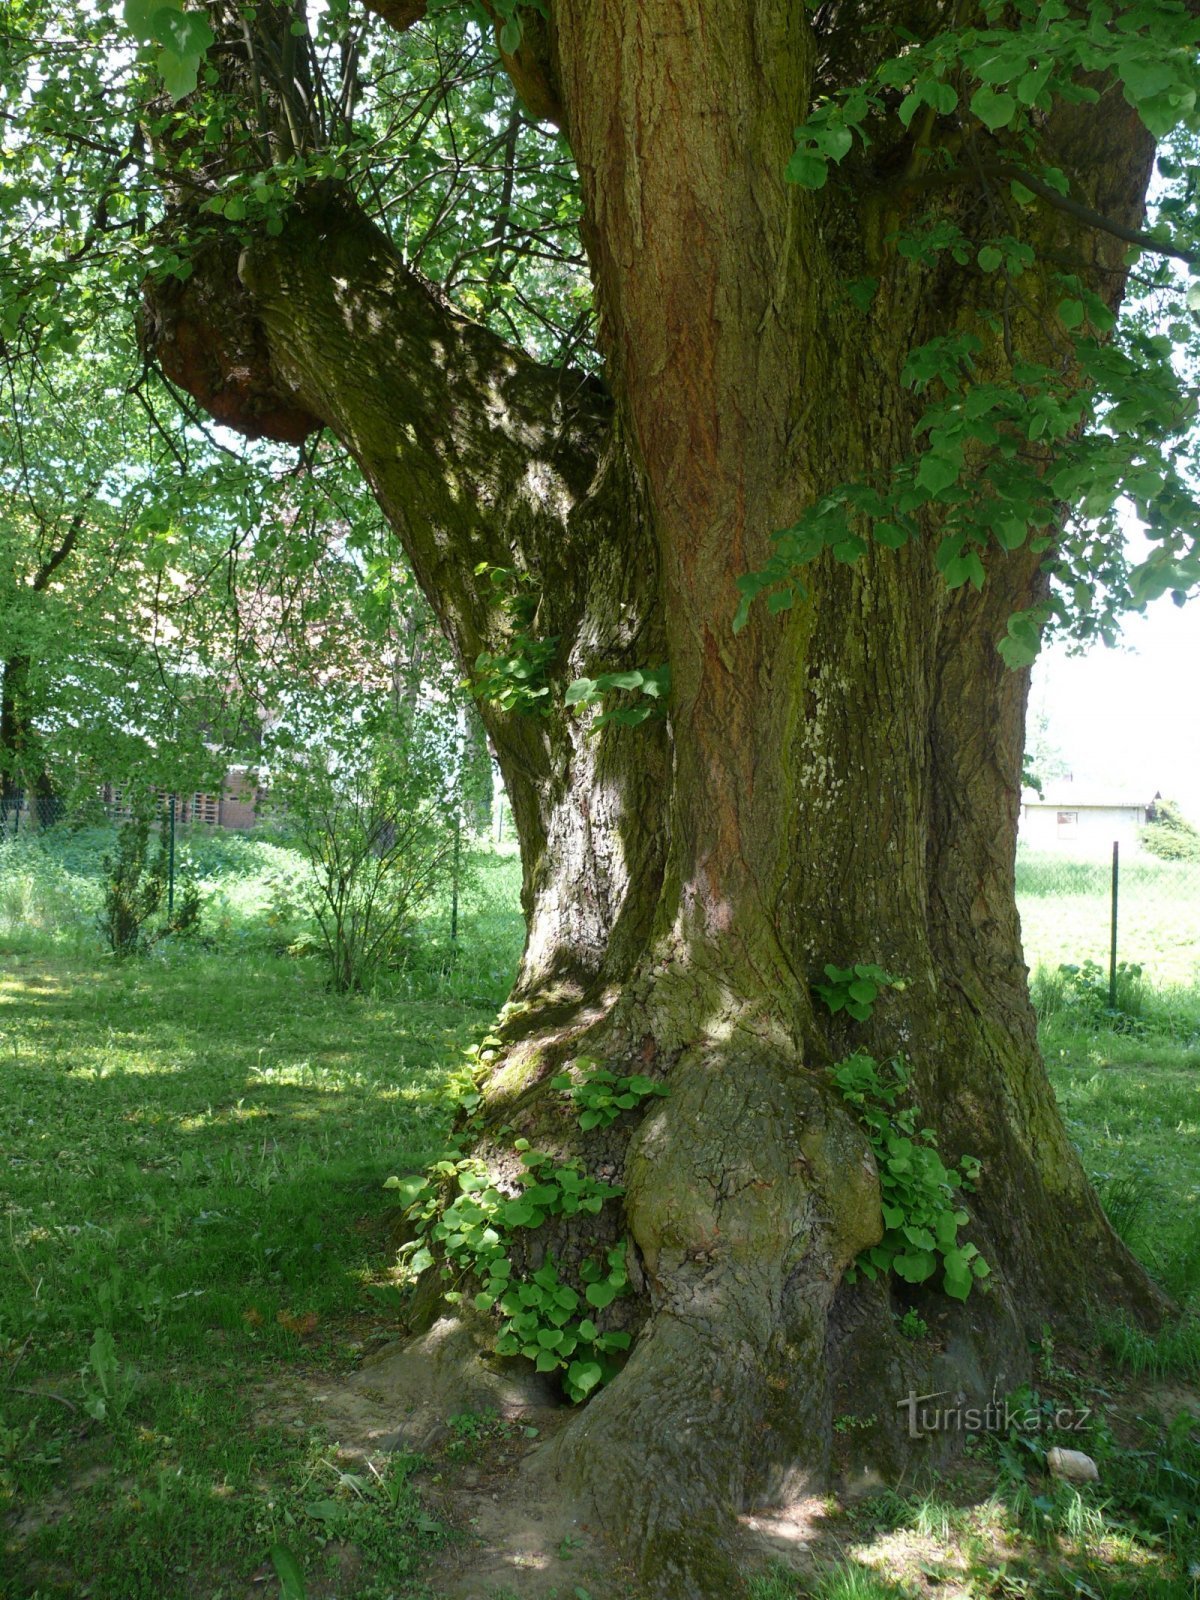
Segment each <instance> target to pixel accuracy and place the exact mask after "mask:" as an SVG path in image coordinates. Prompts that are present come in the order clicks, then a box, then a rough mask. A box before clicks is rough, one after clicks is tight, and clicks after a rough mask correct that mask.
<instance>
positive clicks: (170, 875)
mask: <svg viewBox="0 0 1200 1600" xmlns="http://www.w3.org/2000/svg"><path fill="white" fill-rule="evenodd" d="M174 914H175V796H174V795H172V796H171V833H170V844H169V845H168V847H167V916H168V918H170V917H172V916H174Z"/></svg>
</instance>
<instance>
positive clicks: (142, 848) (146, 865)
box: [100, 808, 200, 958]
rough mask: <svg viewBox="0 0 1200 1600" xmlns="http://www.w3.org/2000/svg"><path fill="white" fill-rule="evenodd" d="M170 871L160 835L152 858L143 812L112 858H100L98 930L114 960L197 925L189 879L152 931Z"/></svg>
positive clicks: (196, 894)
mask: <svg viewBox="0 0 1200 1600" xmlns="http://www.w3.org/2000/svg"><path fill="white" fill-rule="evenodd" d="M169 872H170V867H169V859H168V847H167V841H166V837H165V836H164V835H163V834H162V833H161V832H160V833H159V837H158V848H157V850H155V851H153V853H152V851H151V841H150V813H149V811H148V810H146V809H144V808H143V809H142V810H140V811H138V812H136V813H135V814H134V815H133V816H132V817H130V819H129V821H128V822H126V823H123V824H122V826H121V828H120V829H119V830H118V833H117V848H116V853H115V854H113V855H106V856H105V857H104V904H103V908H102V909H101V912H100V931H101V933H102V934H103V935H104V938H105V940H106V941H107V943H108V946H109V948H110V949H111V951H112V952H113V954H114V955H115V956H119V957H121V958H124V957H125V956H132V955H141V954H144V953H145V951H146V950H148V949H149V948H150V946H151V945H154V944H157V943H158V942H159V940H160V939H165V938H166V936H167V935H168V934H171V933H185V932H187V931H188V930H190V929H194V928H195V927H196V925H197V924H198V922H199V920H200V891H199V889H198V888H197V886H196V884H195V883H194V882H193V881H191V880H190V879H189V880H185V881H184V882H183V884H182V885H181V893H180V895H179V898H178V901H177V903H176V904H175V906H174V907H173V908H171V909H170V910H169V911H168V914H167V916H166V918H165V919H164V920H163V921H162V922H160V923H159V924H158V926H157V927H154V928H152V926H151V924H153V923H154V922H155V920H156V918H157V917H158V916H159V914H160V912H161V911H162V907H163V901H164V900H167V901H168V904H169V901H170V894H169Z"/></svg>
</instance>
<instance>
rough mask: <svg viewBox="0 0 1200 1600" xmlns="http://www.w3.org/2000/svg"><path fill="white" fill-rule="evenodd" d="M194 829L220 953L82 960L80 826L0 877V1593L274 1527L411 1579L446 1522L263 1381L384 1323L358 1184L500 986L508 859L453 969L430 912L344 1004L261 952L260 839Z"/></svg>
mask: <svg viewBox="0 0 1200 1600" xmlns="http://www.w3.org/2000/svg"><path fill="white" fill-rule="evenodd" d="M199 842H200V844H201V845H202V846H203V845H205V844H207V846H208V854H209V857H210V858H211V859H209V860H208V861H205V860H203V858H202V860H201V863H200V865H201V868H202V873H203V870H204V869H205V868H207V872H208V882H209V885H210V890H209V892H210V896H211V895H212V886H213V885H214V884H215V883H217V882H219V883H220V884H221V886H222V892H221V893H220V896H219V899H218V907H217V917H216V918H215V919H214V918H212V917H211V916H210V917H209V919H208V923H209V927H210V928H211V929H213V931H214V932H215V936H216V937H215V943H216V946H217V947H216V948H214V949H205V948H203V947H198V948H196V947H189V946H185V945H179V946H175V947H171V946H163V947H160V948H159V950H158V951H156V952H155V953H154V954H152V955H151V956H150V957H149V958H147V959H145V960H140V961H130V962H127V963H125V964H123V965H118V964H115V963H113V962H112V961H111V959H107V958H105V957H103V956H102V955H101V953H100V951H99V945H98V941H97V940H96V937H95V935H94V933H93V931H92V930H91V928H90V927H89V925H88V923H89V920H90V913H91V912H92V910H93V909H94V900H95V890H96V885H95V881H94V877H93V875H92V872H91V870H90V869H91V868H92V866H93V862H94V861H95V860H96V859H97V852H96V851H95V850H94V849H93V848H92V843H93V841H89V840H88V839H86V838H85V839H82V840H81V839H79V838H76V839H75V840H73V841H71V842H70V843H69V846H68V847H67V848H65V849H63V850H60V851H58V852H57V853H56V854H55V855H54V856H52V857H51V858H50V859H49V860H40V859H37V858H36V857H35V856H32V855H29V854H23V855H22V857H21V859H20V860H19V861H17V862H16V863H15V864H14V863H13V862H12V861H11V859H10V863H9V864H10V866H13V865H15V870H14V871H13V872H12V873H10V875H9V878H8V881H7V883H4V882H3V879H0V885H2V886H0V914H3V912H4V911H5V910H6V911H7V912H8V913H9V920H8V930H7V932H6V933H3V932H0V1091H2V1092H0V1161H2V1163H3V1165H2V1168H0V1171H2V1173H3V1176H2V1179H0V1540H2V1543H0V1594H3V1595H6V1596H7V1595H13V1596H17V1595H20V1596H28V1595H32V1594H35V1593H36V1594H38V1595H41V1596H46V1597H49V1596H55V1597H58V1596H63V1597H65V1596H72V1597H73V1596H76V1595H80V1594H82V1593H84V1592H86V1593H87V1594H89V1595H91V1596H93V1597H95V1600H105V1597H110V1596H111V1597H112V1600H142V1597H145V1600H151V1597H153V1600H163V1597H167V1596H180V1597H183V1596H193V1595H194V1596H201V1595H202V1596H205V1597H216V1596H218V1595H220V1596H232V1595H239V1596H240V1595H243V1594H245V1593H247V1592H248V1585H249V1584H250V1581H251V1578H252V1575H253V1574H254V1573H255V1572H256V1570H257V1569H259V1568H260V1567H261V1564H262V1563H263V1562H264V1561H265V1560H266V1559H267V1555H268V1552H269V1550H270V1549H271V1547H272V1546H273V1545H274V1544H275V1543H277V1542H279V1543H282V1544H284V1545H286V1546H287V1547H288V1548H290V1549H291V1550H293V1551H294V1552H295V1554H296V1556H297V1558H298V1559H299V1560H300V1561H301V1563H302V1565H303V1566H304V1568H305V1569H306V1573H307V1575H308V1587H309V1594H310V1595H319V1594H325V1593H329V1594H333V1593H337V1594H338V1595H340V1596H342V1597H343V1600H345V1597H347V1596H350V1595H353V1596H354V1597H356V1600H368V1597H370V1596H376V1595H379V1596H383V1595H387V1594H391V1593H397V1594H399V1593H408V1592H410V1587H411V1582H412V1581H415V1580H414V1578H413V1575H414V1573H415V1572H416V1569H417V1564H418V1561H419V1559H420V1558H421V1557H422V1556H423V1554H424V1553H425V1552H426V1551H427V1550H428V1549H429V1548H430V1547H431V1545H433V1544H436V1543H437V1542H438V1540H439V1539H441V1538H442V1537H443V1536H444V1535H443V1532H442V1531H440V1530H439V1529H438V1528H437V1525H436V1523H434V1522H433V1520H432V1519H431V1518H429V1517H428V1516H427V1515H426V1514H425V1513H424V1512H423V1511H422V1510H421V1507H420V1504H419V1502H418V1500H417V1497H416V1493H415V1491H414V1489H413V1487H412V1486H411V1484H410V1483H409V1481H408V1478H409V1475H410V1472H411V1468H412V1463H410V1462H406V1461H405V1460H404V1459H403V1458H397V1460H396V1462H395V1463H393V1464H392V1466H391V1467H390V1468H389V1469H386V1470H385V1471H384V1472H383V1474H382V1476H381V1478H380V1479H378V1480H377V1479H375V1478H374V1477H370V1478H368V1479H366V1480H365V1481H363V1480H360V1479H357V1478H356V1476H355V1475H354V1474H350V1476H349V1480H347V1476H346V1473H345V1472H344V1471H343V1470H342V1468H341V1467H340V1466H339V1465H338V1463H337V1462H336V1460H334V1459H333V1458H332V1457H331V1453H330V1448H329V1441H328V1440H327V1439H326V1438H324V1437H323V1436H322V1435H321V1434H320V1432H319V1431H318V1430H314V1429H312V1428H310V1427H309V1426H308V1424H307V1422H306V1421H305V1420H304V1419H303V1418H296V1417H295V1416H294V1415H293V1413H294V1411H295V1406H294V1405H292V1406H291V1407H290V1408H289V1407H287V1406H284V1408H283V1411H282V1412H279V1410H278V1407H276V1408H272V1407H271V1405H270V1404H269V1402H265V1401H264V1396H268V1397H269V1396H270V1394H271V1393H272V1386H273V1383H274V1381H275V1380H276V1379H279V1378H281V1377H283V1376H285V1375H293V1374H295V1373H296V1372H298V1371H301V1372H302V1371H313V1370H322V1369H323V1370H327V1371H336V1370H349V1368H350V1367H352V1366H353V1365H354V1363H355V1362H356V1361H357V1360H358V1359H359V1357H360V1355H361V1351H362V1346H363V1343H364V1340H368V1339H370V1338H371V1337H372V1336H374V1335H379V1334H383V1333H387V1332H388V1331H389V1330H390V1328H391V1327H392V1326H394V1306H395V1302H396V1298H397V1290H396V1289H395V1288H394V1287H393V1286H392V1285H391V1284H390V1283H389V1281H388V1272H389V1268H390V1266H391V1264H392V1258H393V1250H392V1249H391V1248H390V1234H389V1225H388V1213H389V1205H390V1197H389V1196H388V1195H387V1194H386V1192H385V1191H384V1190H383V1188H382V1183H383V1180H384V1179H385V1178H386V1177H387V1176H388V1175H389V1173H391V1172H393V1171H395V1170H397V1169H398V1168H399V1169H400V1170H403V1169H405V1168H406V1167H413V1166H417V1165H420V1164H422V1163H424V1162H426V1161H428V1160H429V1159H430V1158H431V1157H433V1156H434V1155H435V1154H436V1153H438V1152H439V1151H440V1148H441V1143H442V1138H443V1135H444V1132H445V1129H446V1126H447V1121H448V1117H447V1111H446V1108H445V1104H444V1101H443V1099H442V1097H441V1096H440V1094H439V1090H440V1087H441V1085H442V1084H443V1082H444V1079H445V1076H446V1073H447V1072H448V1071H449V1070H450V1068H451V1067H453V1066H454V1065H455V1063H456V1059H457V1058H458V1056H459V1053H460V1051H461V1047H462V1046H463V1045H464V1044H465V1043H467V1042H469V1039H470V1036H471V1033H472V1030H473V1029H475V1028H477V1027H479V1026H483V1025H486V1024H487V1022H488V1021H489V1020H490V1019H491V1017H492V1016H493V1015H494V1012H495V1009H496V1007H497V1005H498V1004H499V1003H500V1002H501V1001H502V999H503V997H504V994H505V991H506V989H507V986H508V983H509V982H510V980H511V973H512V969H513V965H514V963H515V959H516V955H517V953H518V951H519V939H520V926H521V925H520V918H519V915H518V914H517V913H516V912H515V911H514V908H513V898H514V888H515V862H514V861H513V859H512V858H490V859H488V858H485V859H483V860H481V861H480V862H479V863H478V864H477V870H476V873H475V878H474V884H473V887H472V889H471V890H470V892H469V893H468V894H467V896H466V897H465V901H464V907H463V916H462V920H461V926H460V937H459V941H458V943H459V946H460V949H459V953H458V956H457V959H456V960H455V962H454V964H453V966H451V967H449V969H448V970H446V968H447V964H448V961H449V954H448V947H449V940H448V937H447V933H446V930H447V927H448V924H447V922H446V918H445V915H444V912H445V907H444V906H442V907H438V908H437V913H436V916H435V917H434V918H432V919H431V920H430V922H429V923H428V925H427V926H426V927H425V928H424V929H423V930H422V937H421V938H420V939H419V941H417V942H416V944H415V946H414V952H415V955H416V956H417V957H418V959H417V960H415V961H414V963H413V964H412V965H411V966H410V967H409V969H408V970H407V971H405V972H403V973H401V974H398V975H397V977H396V979H395V981H394V982H393V983H392V984H391V986H390V988H389V992H387V993H379V994H374V995H358V996H351V997H348V998H346V997H341V998H338V997H334V996H332V995H331V994H330V993H328V992H327V990H326V988H325V986H324V980H323V972H322V968H321V966H320V964H319V962H317V961H316V960H314V959H312V958H304V959H297V958H289V957H287V956H281V955H277V954H274V953H273V949H274V948H276V947H278V944H279V931H278V927H277V926H274V925H269V924H267V923H266V922H265V919H264V916H263V913H264V909H265V907H264V903H263V902H264V899H265V898H269V892H268V891H269V889H270V885H269V884H267V883H266V882H265V880H266V879H267V878H269V877H273V876H277V875H278V869H279V866H280V861H279V859H278V857H279V855H280V854H281V852H279V851H277V850H275V849H274V847H267V848H265V849H264V848H263V847H261V846H254V845H252V844H249V843H248V842H247V841H243V840H230V839H228V838H217V839H215V840H212V841H203V840H201V841H199ZM239 856H240V858H241V860H240V866H241V869H242V870H241V871H240V872H238V870H237V869H238V867H239V860H238V857H239ZM283 865H284V866H285V867H289V866H291V865H292V863H290V862H288V861H286V860H284V862H283ZM247 869H249V870H247ZM14 903H16V905H17V909H18V910H21V909H24V910H25V911H26V912H27V913H28V914H29V925H26V926H25V927H24V928H23V929H22V928H20V927H19V926H14V924H15V923H18V922H19V918H14V917H13V916H12V911H13V908H14ZM81 908H82V909H83V912H84V917H83V918H81V917H80V915H79V913H80V909H81ZM256 915H257V916H258V918H259V921H260V922H261V923H262V925H261V926H260V927H255V925H254V919H255V916H256ZM214 922H215V927H214ZM222 924H223V926H222ZM5 1512H7V1517H5V1516H4V1513H5ZM348 1553H349V1556H350V1560H349V1565H348V1564H347V1562H348ZM348 1573H349V1574H350V1577H349V1578H348V1576H347V1574H348ZM348 1582H349V1584H350V1587H347V1583H348ZM257 1592H259V1593H263V1592H265V1593H268V1594H270V1593H276V1594H277V1593H278V1592H279V1588H278V1583H277V1582H276V1580H275V1579H274V1577H273V1576H272V1578H271V1580H270V1584H269V1586H268V1587H267V1588H266V1589H265V1590H263V1589H262V1588H260V1589H259V1590H258V1591H257ZM412 1592H416V1591H412Z"/></svg>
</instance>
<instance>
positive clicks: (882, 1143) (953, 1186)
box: [832, 1055, 991, 1300]
mask: <svg viewBox="0 0 1200 1600" xmlns="http://www.w3.org/2000/svg"><path fill="white" fill-rule="evenodd" d="M832 1071H833V1081H834V1083H835V1084H836V1085H837V1087H838V1090H839V1091H840V1093H841V1096H842V1098H843V1100H845V1102H846V1104H847V1105H848V1106H850V1107H851V1108H852V1109H853V1111H854V1113H855V1115H856V1116H857V1118H858V1121H859V1124H860V1125H861V1127H862V1128H863V1130H864V1131H865V1132H866V1135H867V1137H868V1139H869V1140H870V1143H871V1149H872V1150H873V1152H874V1154H875V1163H876V1166H877V1168H878V1170H879V1188H880V1198H881V1201H882V1209H883V1238H882V1239H881V1240H880V1242H879V1243H878V1244H877V1245H872V1246H871V1248H870V1249H869V1250H865V1251H863V1253H862V1254H861V1255H860V1256H859V1257H858V1260H857V1261H856V1262H855V1264H854V1266H853V1267H852V1268H851V1270H850V1273H848V1274H847V1276H848V1277H849V1278H850V1281H851V1282H853V1281H854V1276H855V1275H856V1274H857V1273H859V1272H861V1273H862V1274H863V1276H864V1277H867V1278H870V1279H871V1280H872V1281H873V1280H874V1279H875V1278H877V1277H879V1276H880V1274H886V1273H888V1272H895V1273H896V1274H897V1276H898V1277H901V1278H903V1279H904V1280H905V1282H907V1283H924V1282H926V1280H927V1279H929V1278H931V1277H932V1276H933V1274H934V1273H935V1272H936V1271H937V1269H938V1265H939V1263H940V1264H941V1267H942V1288H943V1289H944V1290H945V1292H946V1293H947V1294H948V1295H950V1296H951V1298H952V1299H955V1300H965V1299H966V1298H967V1296H968V1295H969V1294H970V1292H971V1289H972V1287H973V1285H974V1284H975V1282H976V1281H977V1280H979V1279H981V1278H986V1277H987V1275H988V1273H989V1271H990V1270H991V1269H990V1268H989V1266H988V1264H987V1262H986V1261H985V1260H984V1259H983V1257H982V1256H981V1255H980V1254H979V1250H978V1248H977V1247H976V1246H975V1245H973V1244H969V1243H966V1242H960V1240H959V1237H958V1234H959V1229H960V1228H962V1227H964V1226H965V1225H966V1223H967V1222H969V1221H970V1217H969V1215H968V1213H967V1212H966V1211H965V1210H964V1209H963V1207H962V1205H961V1204H960V1202H959V1195H960V1193H961V1191H962V1190H963V1189H970V1188H973V1187H974V1184H975V1180H976V1179H977V1177H978V1176H979V1170H980V1169H979V1162H978V1161H977V1160H976V1159H975V1158H974V1157H972V1156H963V1157H962V1159H961V1161H960V1162H959V1165H958V1166H957V1167H947V1166H946V1165H945V1163H944V1162H943V1161H942V1159H941V1157H940V1155H939V1154H938V1149H937V1142H936V1138H935V1135H934V1133H933V1131H932V1129H930V1128H919V1127H918V1125H917V1124H918V1120H919V1112H918V1110H917V1108H916V1107H915V1106H913V1105H907V1106H906V1105H901V1104H900V1101H901V1100H902V1098H903V1097H904V1096H905V1095H906V1094H907V1092H908V1088H909V1073H908V1069H907V1067H906V1066H905V1064H904V1062H903V1061H902V1060H901V1059H900V1058H896V1059H894V1060H892V1061H888V1062H884V1063H882V1064H881V1063H880V1062H878V1061H876V1060H874V1058H873V1057H871V1056H868V1055H853V1056H850V1057H849V1058H848V1059H847V1060H845V1061H842V1062H839V1063H838V1065H837V1066H835V1067H834V1068H833V1069H832Z"/></svg>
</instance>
